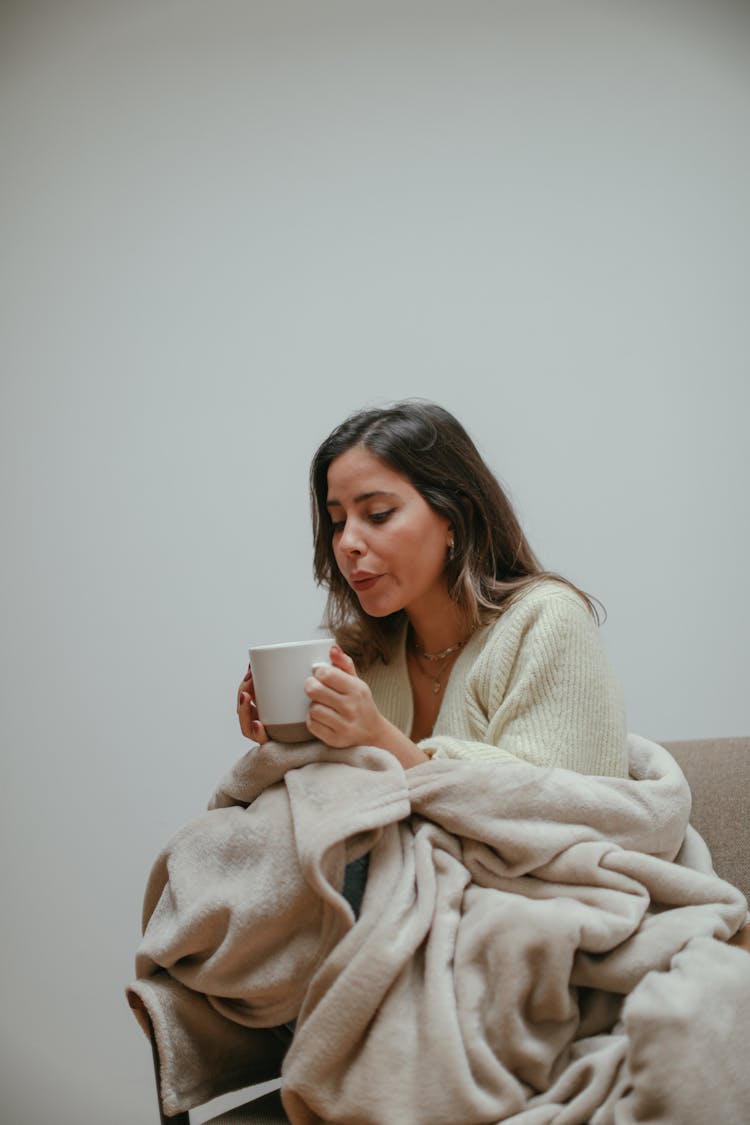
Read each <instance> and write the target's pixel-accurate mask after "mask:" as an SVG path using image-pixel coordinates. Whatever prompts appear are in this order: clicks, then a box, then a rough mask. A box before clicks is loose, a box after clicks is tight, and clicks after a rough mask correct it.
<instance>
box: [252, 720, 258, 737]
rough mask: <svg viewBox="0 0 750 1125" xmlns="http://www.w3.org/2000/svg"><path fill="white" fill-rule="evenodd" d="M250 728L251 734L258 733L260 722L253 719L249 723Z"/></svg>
mask: <svg viewBox="0 0 750 1125" xmlns="http://www.w3.org/2000/svg"><path fill="white" fill-rule="evenodd" d="M250 730H251V731H252V732H253V734H258V732H259V731H260V723H258V722H256V721H255V720H253V722H252V723H251V724H250Z"/></svg>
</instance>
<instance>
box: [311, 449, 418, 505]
mask: <svg viewBox="0 0 750 1125" xmlns="http://www.w3.org/2000/svg"><path fill="white" fill-rule="evenodd" d="M405 490H407V491H413V485H412V484H411V482H410V481H409V480H408V479H407V478H406V477H405V476H403V474H401V473H399V472H397V471H396V469H393V468H391V466H390V465H388V464H386V462H385V461H383V460H382V459H381V458H380V457H378V456H377V454H375V453H372V452H371V451H370V450H369V449H365V447H364V446H362V445H355V446H354V447H353V448H352V449H347V451H346V453H341V454H340V455H339V456H338V457H336V458H335V459H334V460H333V461H332V462H331V464H330V465H329V466H328V501H327V502H328V503H329V504H332V503H339V504H343V503H351V502H352V501H358V500H363V499H367V498H368V496H369V494H372V493H382V492H387V493H391V494H392V493H399V492H404V491H405Z"/></svg>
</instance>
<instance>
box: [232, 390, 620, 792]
mask: <svg viewBox="0 0 750 1125" xmlns="http://www.w3.org/2000/svg"><path fill="white" fill-rule="evenodd" d="M311 494H312V509H313V526H314V535H315V575H316V578H317V580H318V582H319V583H320V584H322V585H324V586H325V587H327V588H328V591H329V597H328V606H327V614H326V620H325V625H326V627H327V628H329V629H330V630H331V631H332V632H333V634H334V636H335V637H336V640H337V642H338V643H337V644H336V645H334V647H333V648H332V650H331V667H321V668H319V669H317V671H316V673H315V675H314V676H311V677H310V678H309V679H308V681H307V683H306V691H307V694H308V696H309V697H310V709H309V718H308V728H309V730H310V733H311V735H312V736H313V737H314V738H316V739H319V740H320V741H321V742H324V743H326V744H327V745H329V746H332V747H337V748H347V747H353V746H357V745H371V746H378V747H381V748H382V749H384V750H387V751H389V752H390V753H391V754H393V755H394V756H395V757H396V758H397V759H398V760H399V762H401V764H402V765H403V766H404V767H406V768H407V769H408V768H410V767H412V766H415V765H419V764H421V763H423V762H426V761H428V760H429V759H430V758H433V757H438V758H454V759H467V758H468V759H476V760H478V761H485V762H486V761H497V762H499V763H502V762H518V761H522V762H527V763H530V764H533V765H536V766H562V767H566V768H569V769H572V770H577V771H579V772H582V773H589V774H599V775H602V774H604V775H612V776H627V751H626V729H625V716H624V710H623V706H622V702H621V698H620V693H619V690H618V687H617V684H616V682H615V679H614V676H613V674H612V671H611V668H610V666H609V664H608V662H607V659H606V656H605V653H604V650H603V648H602V645H601V642H600V639H599V636H598V631H597V624H596V618H595V611H594V607H593V605H592V602H591V599H590V598H589V597H588V596H587V595H586V594H584V593H583V592H582V591H580V590H578V589H577V588H576V587H575V586H573V585H572V584H571V583H570V582H567V581H566V580H564V579H562V578H560V577H559V576H558V575H553V574H549V573H547V572H544V571H543V570H542V568H541V567H540V565H539V563H538V562H537V560H536V558H535V557H534V554H533V552H532V550H531V548H530V546H529V544H528V542H527V540H526V537H525V536H524V533H523V531H522V529H521V527H520V525H519V523H518V520H517V518H516V516H515V514H514V512H513V509H512V507H511V504H510V503H509V501H508V499H507V497H506V496H505V494H504V493H503V491H502V489H501V487H500V485H499V484H498V482H497V480H496V479H495V477H494V476H493V474H492V473H491V471H490V469H489V468H488V467H487V465H486V464H485V462H484V461H483V460H482V458H481V456H480V454H479V453H478V451H477V449H476V447H475V445H474V443H473V442H472V440H471V439H470V437H469V436H468V434H467V433H466V431H465V430H464V428H463V427H462V426H461V424H460V423H459V422H458V421H457V420H456V419H455V418H454V417H453V416H452V415H451V414H449V413H448V412H447V411H446V410H444V409H443V408H442V407H440V406H437V405H435V404H432V403H427V402H416V401H406V402H401V403H397V404H395V405H394V406H391V407H387V408H385V409H374V410H365V411H361V412H359V413H357V414H354V415H353V416H351V417H350V418H348V419H347V420H346V421H345V422H344V423H343V424H342V425H340V426H338V427H337V428H336V429H335V430H334V431H333V433H332V434H331V435H330V436H329V437H328V438H327V439H326V440H325V441H324V442H323V444H322V445H321V446H320V448H319V449H318V451H317V453H316V454H315V457H314V459H313V463H312V468H311ZM238 713H239V718H240V725H241V728H242V731H243V733H244V734H245V735H246V736H247V737H249V738H253V739H255V740H256V741H257V742H265V741H266V738H267V736H266V733H265V731H264V729H263V727H262V724H261V723H260V722H259V721H258V719H257V711H256V708H255V702H254V698H253V687H252V675H251V673H250V672H249V671H248V673H247V675H246V677H245V679H244V680H243V682H242V684H241V685H240V690H239V695H238Z"/></svg>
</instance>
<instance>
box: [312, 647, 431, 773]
mask: <svg viewBox="0 0 750 1125" xmlns="http://www.w3.org/2000/svg"><path fill="white" fill-rule="evenodd" d="M330 658H331V664H330V666H329V665H327V664H320V665H319V666H318V667H317V668H316V669H315V673H314V674H313V675H312V676H308V678H307V679H306V680H305V692H306V693H307V695H308V696H309V698H310V709H309V712H308V716H307V729H308V730H309V731H310V734H312V735H314V736H315V738H318V739H320V741H321V742H325V744H326V745H327V746H333V747H335V748H336V749H339V750H346V749H348V748H349V747H351V746H379V747H380V748H381V749H383V750H388V751H389V752H390V753H391V754H393V756H394V757H395V758H397V759H398V761H399V762H400V763H401V765H402V766H404V768H406V769H408V768H409V767H410V766H416V765H420V764H421V763H422V762H426V761H428V760H429V759H428V757H427V755H426V754H425V753H423V751H422V750H420V749H419V747H418V746H416V745H415V744H414V743H413V742H412V741H411V740H410V739H408V738H407V737H406V735H404V734H402V733H401V731H400V730H398V728H397V727H395V726H394V725H393V723H390V722H389V721H388V720H387V719H385V718H384V717H383V716H382V715H381V713H380V711H378V709H377V707H376V706H375V701H374V699H373V698H372V693H371V692H370V688H369V687H368V685H367V684H366V683H365V682H364V680H360V678H359V676H358V675H357V672H356V669H355V667H354V661H353V660H352V658H351V657H350V656H347V654H346V653H345V652H344V651H343V649H341V648H339V646H338V645H332V647H331V653H330Z"/></svg>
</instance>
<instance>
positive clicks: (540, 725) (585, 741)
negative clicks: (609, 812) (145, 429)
mask: <svg viewBox="0 0 750 1125" xmlns="http://www.w3.org/2000/svg"><path fill="white" fill-rule="evenodd" d="M506 616H507V620H503V619H501V621H500V622H498V627H497V628H496V631H495V633H494V634H493V636H492V637H491V638H490V639H489V641H488V643H487V645H486V646H485V649H484V651H483V652H482V654H481V656H480V657H479V659H478V660H477V661H476V664H475V666H474V667H473V668H472V670H471V672H470V674H469V676H468V677H467V681H466V685H465V688H466V690H465V697H464V701H463V704H464V707H465V709H466V714H465V720H466V721H465V722H464V723H463V724H461V725H462V727H464V729H465V731H466V733H467V734H469V735H470V737H469V738H456V737H453V736H452V735H448V734H442V733H440V731H439V730H437V729H436V732H434V733H433V735H432V736H431V737H430V738H427V739H425V740H424V741H423V742H421V743H420V747H421V748H422V749H423V750H424V751H425V753H427V754H429V755H430V756H431V757H437V758H460V759H467V758H468V759H472V760H478V761H494V762H525V763H528V764H530V765H534V766H562V767H565V768H566V769H572V770H576V771H578V772H579V773H587V774H599V775H608V776H615V777H625V776H627V771H628V767H627V750H626V724H625V710H624V706H623V702H622V698H621V695H620V690H619V685H618V683H617V680H616V678H615V676H614V673H613V671H612V669H611V666H610V664H609V661H608V659H607V656H606V653H605V651H604V647H603V645H602V642H601V638H600V636H599V631H598V628H597V626H596V623H595V622H594V621H593V619H592V617H591V615H590V613H589V611H588V609H587V608H586V607H585V605H584V604H583V602H582V601H581V600H580V598H579V597H578V596H577V595H576V594H574V593H573V592H572V591H568V590H566V589H559V588H558V589H555V590H553V591H550V590H549V588H547V589H546V590H544V591H542V592H540V593H538V594H536V595H534V594H532V595H530V596H528V597H526V598H524V599H522V600H521V601H520V602H519V603H517V604H516V605H515V606H513V607H511V609H510V610H508V611H507V615H506ZM454 720H455V716H454ZM451 728H452V729H456V724H455V722H454V723H453V724H451Z"/></svg>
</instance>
